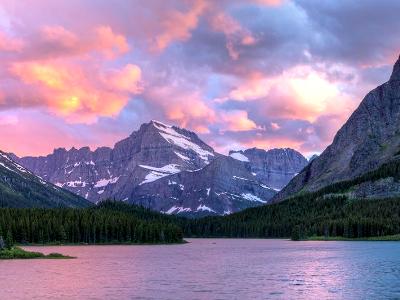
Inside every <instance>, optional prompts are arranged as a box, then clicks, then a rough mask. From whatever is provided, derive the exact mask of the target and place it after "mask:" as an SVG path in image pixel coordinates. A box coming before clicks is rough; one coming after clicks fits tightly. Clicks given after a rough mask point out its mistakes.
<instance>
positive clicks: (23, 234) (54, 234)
mask: <svg viewBox="0 0 400 300" xmlns="http://www.w3.org/2000/svg"><path fill="white" fill-rule="evenodd" d="M0 236H4V237H7V239H12V241H13V242H15V243H19V244H49V243H74V244H75V243H87V244H102V243H104V244H108V243H119V244H121V243H136V244H140V243H180V242H182V241H183V234H182V230H181V228H180V227H179V226H177V225H175V224H173V222H172V221H171V219H170V218H168V217H166V216H165V217H164V216H163V215H161V214H158V213H155V212H151V211H149V210H148V209H145V208H141V207H137V206H130V205H127V204H124V203H116V202H110V201H106V202H104V203H102V204H100V205H98V206H96V207H91V208H81V209H73V208H53V209H42V208H0Z"/></svg>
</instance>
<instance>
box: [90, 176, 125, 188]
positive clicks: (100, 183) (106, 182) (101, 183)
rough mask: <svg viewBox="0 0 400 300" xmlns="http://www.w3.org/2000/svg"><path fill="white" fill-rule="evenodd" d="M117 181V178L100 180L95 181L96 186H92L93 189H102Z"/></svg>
mask: <svg viewBox="0 0 400 300" xmlns="http://www.w3.org/2000/svg"><path fill="white" fill-rule="evenodd" d="M118 179H119V176H118V177H112V178H109V179H106V178H103V179H100V180H99V181H97V182H96V184H95V185H94V187H95V188H100V187H104V186H107V185H109V184H110V183H116V182H117V181H118Z"/></svg>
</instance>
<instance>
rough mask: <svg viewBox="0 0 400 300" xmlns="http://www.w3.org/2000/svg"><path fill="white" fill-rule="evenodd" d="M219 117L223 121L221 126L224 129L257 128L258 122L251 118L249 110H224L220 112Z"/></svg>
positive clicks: (241, 129) (242, 129)
mask: <svg viewBox="0 0 400 300" xmlns="http://www.w3.org/2000/svg"><path fill="white" fill-rule="evenodd" d="M219 119H220V120H221V121H222V124H221V127H222V128H223V130H224V131H225V130H230V131H236V132H237V131H247V130H252V129H256V128H257V125H256V123H254V121H252V120H250V119H249V117H248V114H247V111H243V110H234V111H228V112H223V113H221V114H220V118H219Z"/></svg>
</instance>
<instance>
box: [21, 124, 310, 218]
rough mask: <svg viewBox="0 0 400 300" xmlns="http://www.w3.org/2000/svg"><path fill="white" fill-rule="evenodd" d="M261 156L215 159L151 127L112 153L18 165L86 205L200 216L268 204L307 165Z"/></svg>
mask: <svg viewBox="0 0 400 300" xmlns="http://www.w3.org/2000/svg"><path fill="white" fill-rule="evenodd" d="M253 152H256V153H255V154H254V155H253ZM264 152H265V151H264V150H256V149H253V150H252V149H250V150H245V151H244V152H243V153H245V154H246V155H247V154H248V155H249V157H250V158H251V161H250V160H249V161H248V162H247V161H241V160H238V159H237V156H238V155H239V154H238V153H236V154H232V156H233V157H228V156H224V155H222V154H219V153H217V152H215V151H214V149H213V148H212V147H210V146H208V145H207V144H206V143H204V142H203V141H202V140H201V139H200V138H199V137H198V136H197V135H196V134H195V133H194V132H191V131H188V130H186V129H182V128H179V127H176V126H169V125H165V124H163V123H161V122H158V121H151V122H149V123H146V124H143V125H141V126H140V128H139V130H138V131H135V132H133V133H132V134H131V135H130V136H129V137H128V138H126V139H124V140H122V141H120V142H118V143H116V144H115V146H114V147H113V148H107V147H102V148H98V149H96V150H95V151H91V150H90V149H89V148H88V147H84V148H81V149H75V148H72V149H71V150H69V151H67V150H66V149H63V148H61V149H56V150H54V152H53V153H52V154H50V155H47V156H45V157H23V158H20V159H18V162H19V163H21V164H22V165H23V166H24V167H26V168H27V169H29V170H31V171H32V172H33V173H35V174H36V175H38V176H40V177H42V178H43V179H44V180H47V181H50V182H52V183H54V184H55V185H57V186H59V187H63V188H66V189H68V190H70V191H71V192H74V193H76V194H78V195H80V196H82V197H84V198H86V199H88V200H89V201H91V202H98V201H101V200H104V199H109V198H111V199H116V200H122V201H127V202H129V203H135V204H141V205H144V206H146V207H150V208H152V209H155V210H158V211H162V212H165V213H168V214H178V213H179V214H182V213H185V214H192V215H193V214H195V215H196V216H200V215H204V214H227V213H231V212H236V211H239V210H241V209H244V208H247V207H253V206H256V205H262V204H264V203H267V202H268V200H269V199H271V198H272V196H274V194H276V191H275V190H276V189H281V188H282V187H283V185H284V184H286V183H287V182H288V181H289V180H290V179H291V178H292V177H293V176H294V174H295V173H297V172H299V171H300V170H301V169H302V168H303V167H304V165H305V164H304V162H303V160H304V161H305V162H306V160H305V159H304V157H302V156H301V154H299V153H298V152H295V151H294V150H290V149H276V150H271V151H268V152H267V153H269V154H268V155H265V153H264ZM245 154H241V155H242V156H243V155H245ZM264 156H265V157H264ZM233 158H236V159H233ZM292 163H293V164H295V165H294V166H291V164H292ZM266 164H272V166H271V167H268V166H266ZM265 182H268V184H266V183H265ZM269 183H271V185H272V186H271V187H270V186H269ZM183 189H184V190H183Z"/></svg>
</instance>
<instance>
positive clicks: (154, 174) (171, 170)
mask: <svg viewBox="0 0 400 300" xmlns="http://www.w3.org/2000/svg"><path fill="white" fill-rule="evenodd" d="M139 167H141V168H143V169H147V170H151V172H150V173H148V174H147V175H146V177H145V178H144V181H142V182H141V183H140V184H139V185H142V184H145V183H148V182H153V181H156V180H158V179H160V178H163V177H165V176H168V175H171V174H176V173H179V172H180V171H181V170H180V166H179V165H176V164H169V165H166V166H164V167H161V168H156V167H151V166H145V165H139Z"/></svg>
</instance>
